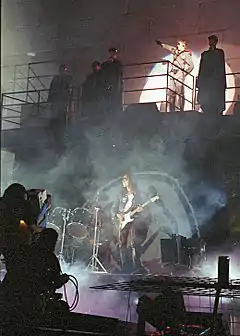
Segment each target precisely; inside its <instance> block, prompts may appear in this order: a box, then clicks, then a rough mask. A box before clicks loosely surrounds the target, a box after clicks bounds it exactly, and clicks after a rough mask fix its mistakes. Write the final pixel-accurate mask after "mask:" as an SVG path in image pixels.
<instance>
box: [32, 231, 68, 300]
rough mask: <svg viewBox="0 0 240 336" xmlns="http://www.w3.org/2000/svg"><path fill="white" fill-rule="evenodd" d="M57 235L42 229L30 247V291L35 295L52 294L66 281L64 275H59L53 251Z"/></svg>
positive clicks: (56, 259)
mask: <svg viewBox="0 0 240 336" xmlns="http://www.w3.org/2000/svg"><path fill="white" fill-rule="evenodd" d="M57 239H58V233H57V232H56V231H55V230H54V229H52V228H47V229H43V230H42V232H41V233H40V234H39V238H38V240H37V241H36V243H35V244H34V245H33V246H32V250H31V256H32V257H31V259H32V261H31V263H30V265H29V273H31V274H29V276H30V277H32V278H33V280H34V281H33V283H32V290H33V292H34V293H35V295H37V296H39V295H40V294H47V293H54V292H55V290H56V289H58V288H60V287H62V285H63V284H64V283H65V282H67V281H68V276H67V275H66V274H63V275H62V274H61V267H60V264H59V260H58V258H57V257H56V255H55V253H54V250H55V247H56V243H57Z"/></svg>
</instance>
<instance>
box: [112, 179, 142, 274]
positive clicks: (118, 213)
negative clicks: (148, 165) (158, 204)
mask: <svg viewBox="0 0 240 336" xmlns="http://www.w3.org/2000/svg"><path fill="white" fill-rule="evenodd" d="M122 187H123V188H122V194H121V197H120V199H119V200H118V202H116V203H115V204H114V206H113V208H112V212H113V217H114V222H115V224H116V231H117V236H118V245H119V252H120V260H121V271H122V273H124V274H128V273H132V272H133V271H134V270H136V268H139V265H141V261H140V259H139V258H138V253H136V250H135V246H134V243H135V224H136V219H134V220H133V221H131V222H129V223H127V224H125V225H124V227H123V226H121V220H122V219H123V217H124V215H125V214H126V213H128V212H129V211H131V210H132V209H136V210H137V211H136V213H139V212H141V211H142V207H141V206H138V204H140V197H139V193H138V192H137V189H136V188H133V184H132V182H131V179H130V176H129V175H128V174H125V175H124V176H123V178H122ZM138 259H139V260H138Z"/></svg>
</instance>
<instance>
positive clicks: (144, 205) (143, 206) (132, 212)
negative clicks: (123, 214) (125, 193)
mask: <svg viewBox="0 0 240 336" xmlns="http://www.w3.org/2000/svg"><path fill="white" fill-rule="evenodd" d="M149 203H151V200H149V201H147V202H145V203H143V204H142V205H141V207H142V208H145V207H146V206H147V205H148V204H149ZM136 212H138V208H136V209H134V210H133V211H131V216H132V215H134V214H135V213H136Z"/></svg>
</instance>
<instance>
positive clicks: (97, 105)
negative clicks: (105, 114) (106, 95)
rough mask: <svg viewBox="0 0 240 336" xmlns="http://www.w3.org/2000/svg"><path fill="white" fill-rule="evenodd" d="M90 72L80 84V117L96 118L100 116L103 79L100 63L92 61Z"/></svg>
mask: <svg viewBox="0 0 240 336" xmlns="http://www.w3.org/2000/svg"><path fill="white" fill-rule="evenodd" d="M92 70H93V71H92V73H91V74H89V75H87V77H86V79H85V81H84V82H83V84H82V116H84V117H91V116H94V117H97V116H99V115H100V114H101V102H102V98H103V79H102V71H101V64H100V62H98V61H94V62H93V63H92Z"/></svg>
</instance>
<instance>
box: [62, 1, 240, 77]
mask: <svg viewBox="0 0 240 336" xmlns="http://www.w3.org/2000/svg"><path fill="white" fill-rule="evenodd" d="M62 8H64V9H63V10H62V17H61V21H62V25H61V27H60V37H61V47H62V48H66V47H69V48H74V52H73V49H72V51H71V50H69V51H68V53H66V56H73V55H74V56H75V57H79V59H80V66H79V79H82V78H83V77H84V76H85V74H86V72H87V70H88V69H89V68H90V63H91V62H92V61H93V60H95V59H99V60H104V58H106V56H107V49H108V47H109V46H110V45H112V46H116V47H118V48H120V49H121V59H122V61H123V63H132V62H144V61H146V62H147V61H152V60H157V59H159V58H161V57H162V56H164V55H165V53H164V52H163V51H161V49H160V48H158V47H157V46H156V45H155V43H154V40H155V39H156V38H158V39H160V40H163V41H166V42H167V43H170V44H171V43H175V41H176V39H177V38H184V39H186V40H187V41H188V42H189V46H190V48H191V49H192V50H193V51H195V52H197V53H200V52H201V51H202V50H204V49H205V48H206V45H207V36H208V35H209V34H213V33H215V34H217V35H218V36H219V40H220V43H219V46H220V47H222V48H224V50H225V52H226V57H227V61H228V63H229V65H230V66H231V68H232V70H233V71H236V70H240V46H239V42H238V40H239V38H238V32H239V30H240V21H239V13H240V1H239V0H229V1H225V0H162V1H159V0H148V1H146V0H126V1H125V0H119V1H110V0H104V1H101V7H100V6H99V1H94V0H90V1H89V0H83V1H81V6H80V4H79V2H78V1H68V2H67V3H65V5H64V6H63V7H62Z"/></svg>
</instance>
